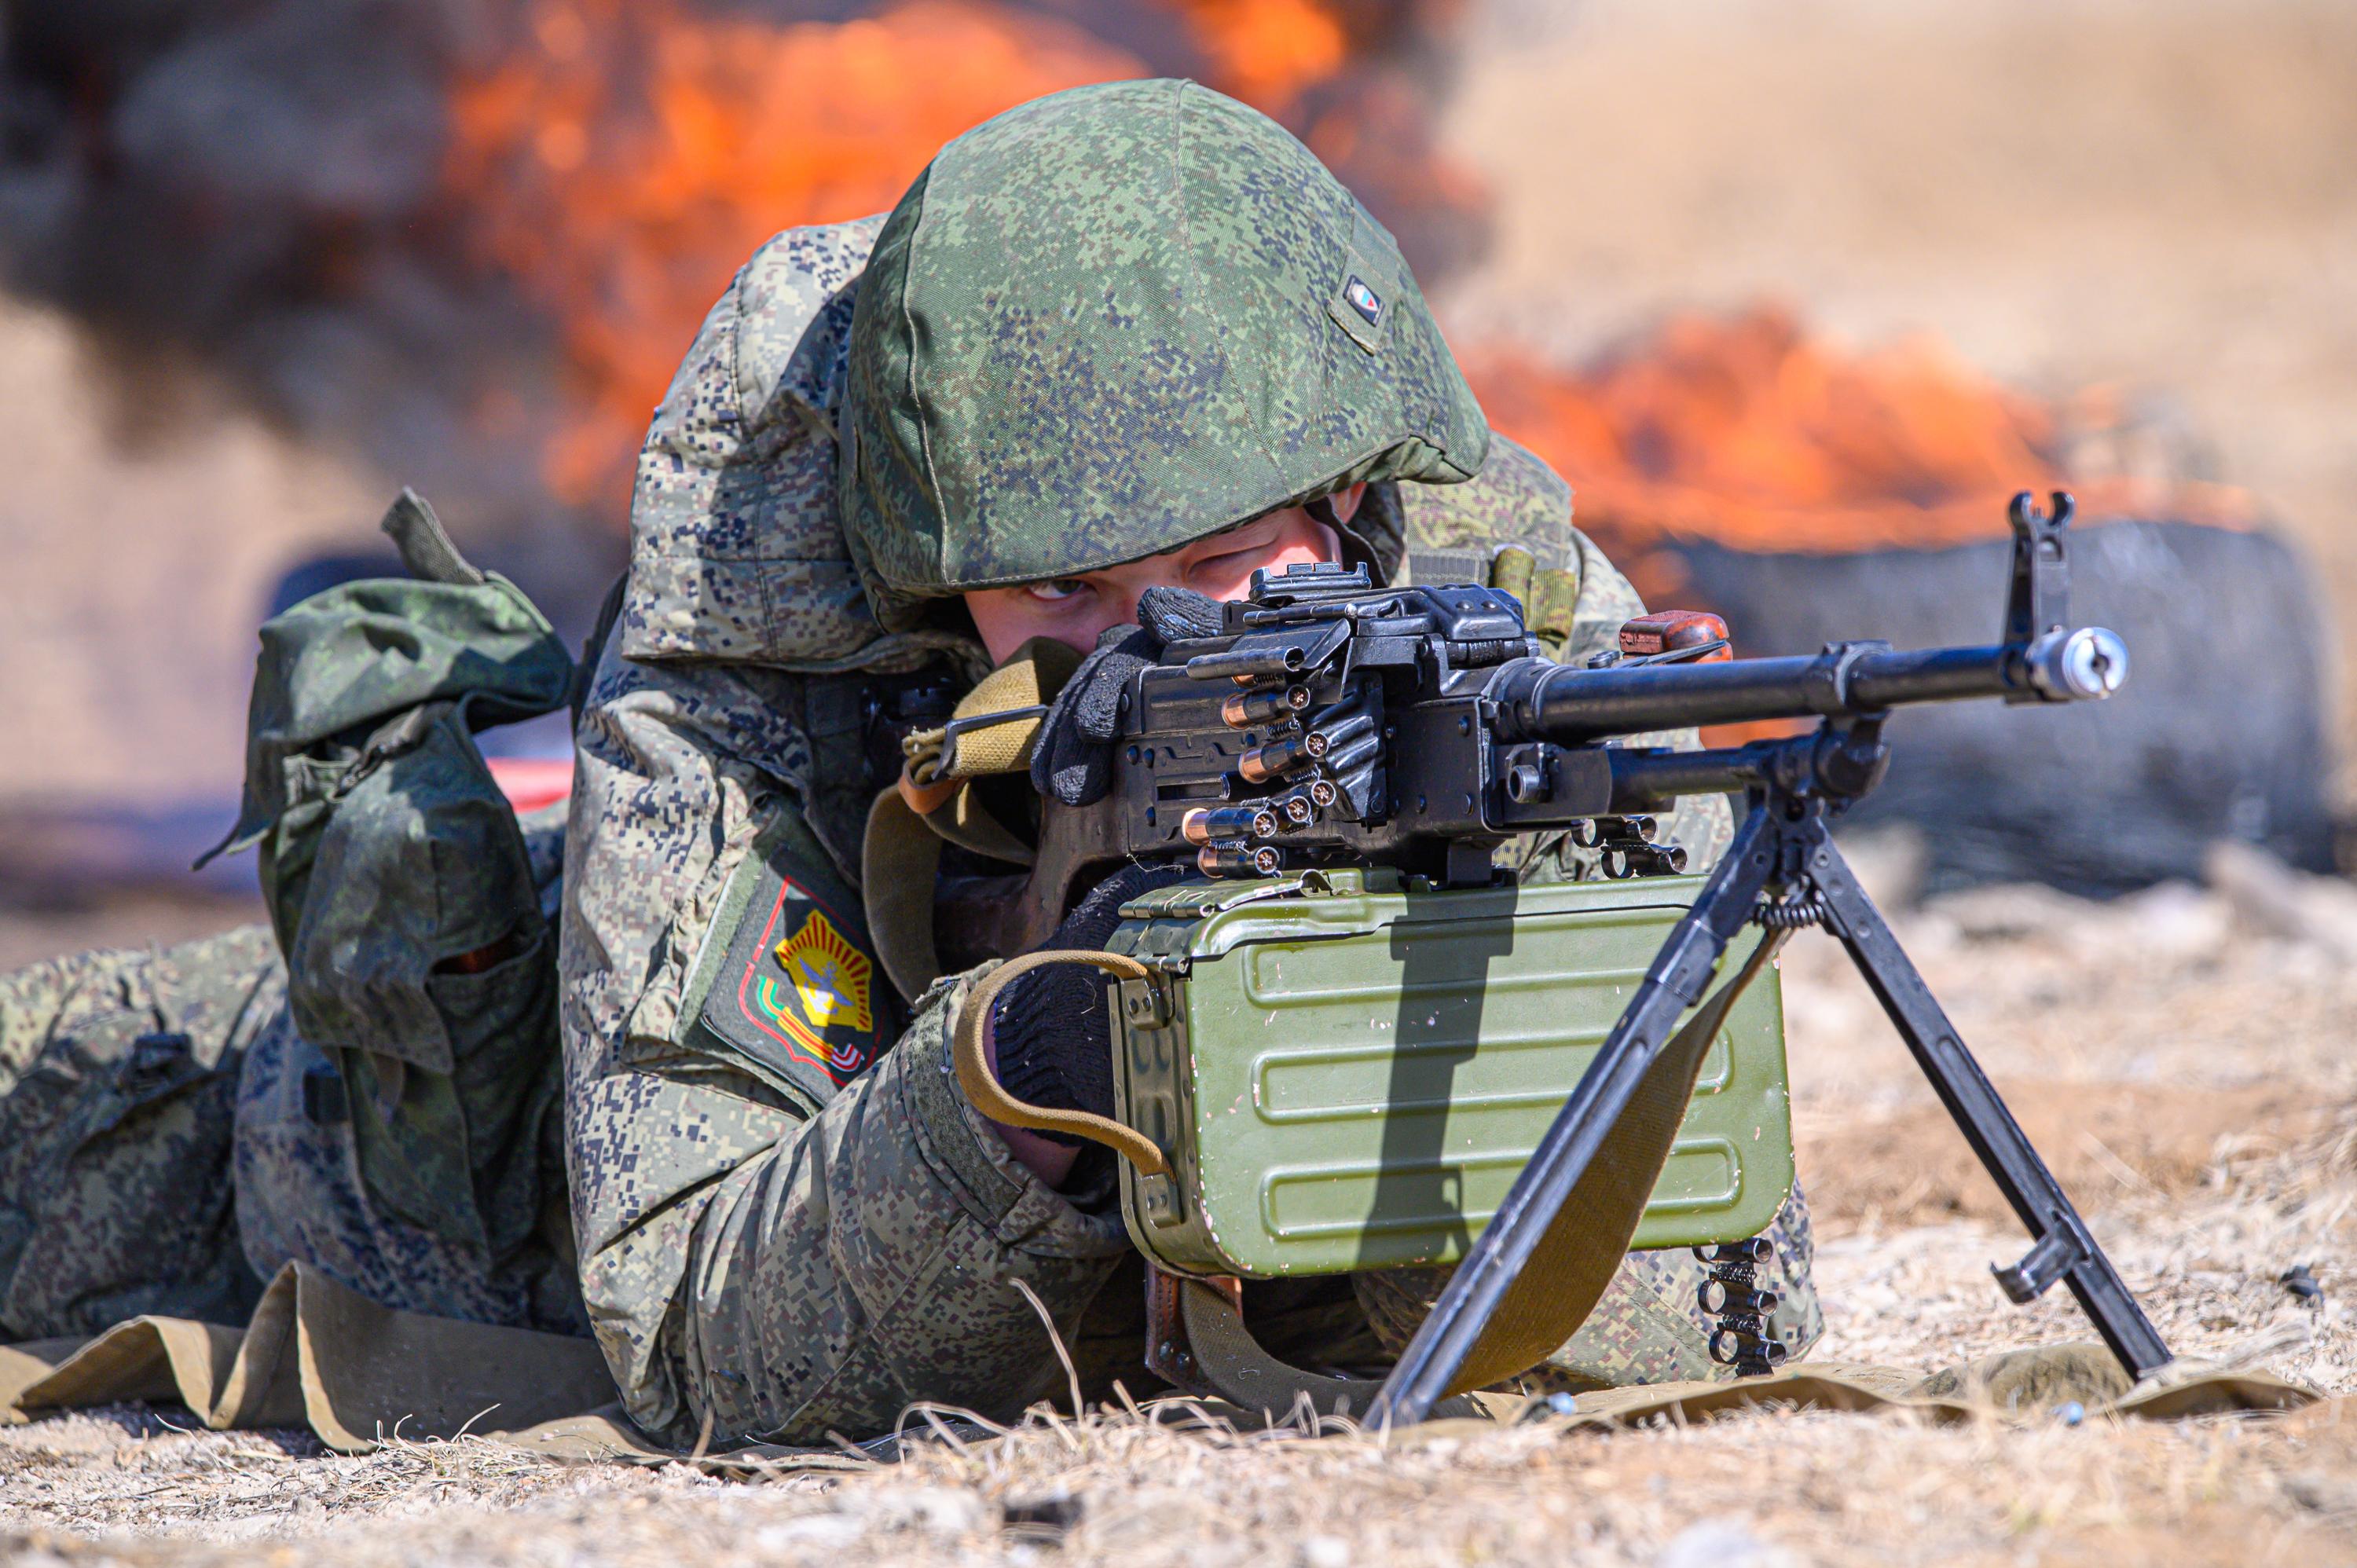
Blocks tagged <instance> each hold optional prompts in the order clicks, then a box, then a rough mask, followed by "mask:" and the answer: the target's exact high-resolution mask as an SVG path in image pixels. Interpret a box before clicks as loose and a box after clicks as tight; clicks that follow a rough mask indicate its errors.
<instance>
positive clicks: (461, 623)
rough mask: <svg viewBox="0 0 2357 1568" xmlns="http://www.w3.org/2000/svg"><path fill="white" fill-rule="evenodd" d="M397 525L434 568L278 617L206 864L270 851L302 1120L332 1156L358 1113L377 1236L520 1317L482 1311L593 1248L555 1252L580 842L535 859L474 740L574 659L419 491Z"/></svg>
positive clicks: (351, 586) (458, 1296)
mask: <svg viewBox="0 0 2357 1568" xmlns="http://www.w3.org/2000/svg"><path fill="white" fill-rule="evenodd" d="M383 527H384V530H385V532H387V533H388V534H390V535H392V537H393V542H394V544H395V545H396V546H397V547H398V549H399V551H400V553H401V557H402V560H403V563H404V565H405V566H406V567H407V568H408V569H409V571H410V572H411V574H412V579H411V580H402V579H373V580H367V581H361V582H351V583H346V584H342V585H339V586H336V587H333V588H329V589H328V590H326V591H325V592H322V593H319V594H317V595H314V596H311V597H310V598H307V599H305V600H303V601H302V602H301V603H299V604H297V605H296V606H294V607H292V608H290V609H288V610H287V611H286V612H285V613H284V614H282V615H280V616H278V617H276V618H274V619H272V620H270V621H268V622H267V623H265V624H264V627H263V628H262V652H261V656H260V659H259V660H258V664H257V668H256V671H255V677H254V685H253V701H252V704H251V708H250V711H249V715H248V730H247V768H246V779H245V787H244V794H243V800H242V807H241V811H240V813H239V819H238V822H237V825H236V826H235V827H234V828H233V829H231V832H230V834H229V836H228V837H227V838H226V839H224V840H223V842H222V843H221V844H220V845H219V846H218V847H216V848H215V849H214V850H212V851H211V852H210V853H209V854H207V855H206V857H205V859H207V860H210V858H212V856H213V855H216V854H221V853H223V852H225V851H230V850H235V849H242V848H244V847H247V846H249V845H251V846H253V847H254V848H255V849H256V850H257V852H258V859H259V870H260V874H261V881H262V889H263V893H264V898H265V900H266V902H267V905H268V909H269V917H270V924H271V928H272V930H273V932H274V935H275V937H276V940H277V944H278V948H279V950H280V952H281V953H282V954H283V955H284V956H285V961H286V969H287V998H288V1007H289V1010H290V1013H291V1015H292V1023H293V1026H294V1029H295V1032H296V1035H297V1036H299V1037H300V1040H301V1042H303V1043H304V1044H305V1045H306V1046H307V1047H317V1055H313V1054H312V1053H310V1052H309V1051H306V1053H305V1056H304V1061H305V1063H306V1065H305V1066H304V1067H303V1068H302V1069H301V1070H302V1071H303V1073H304V1082H303V1085H302V1091H303V1092H302V1096H301V1102H300V1107H299V1109H298V1110H296V1111H293V1112H288V1114H295V1115H301V1116H306V1117H307V1118H308V1120H309V1121H310V1122H313V1123H314V1124H315V1129H327V1130H329V1131H330V1132H332V1133H336V1134H337V1136H336V1137H334V1138H333V1139H331V1140H330V1141H329V1142H328V1144H327V1145H326V1146H327V1147H328V1148H329V1149H330V1150H331V1151H332V1150H334V1149H335V1148H337V1147H338V1146H339V1145H340V1143H341V1141H342V1134H343V1133H345V1131H346V1130H347V1129H348V1133H349V1140H350V1148H351V1163H352V1164H354V1165H357V1167H358V1174H359V1176H360V1180H361V1187H362V1188H363V1195H364V1198H365V1201H366V1205H367V1208H368V1209H369V1211H370V1212H369V1214H368V1215H367V1216H366V1219H367V1221H368V1224H369V1228H370V1230H371V1231H372V1232H374V1233H377V1234H379V1235H381V1236H382V1238H383V1240H382V1241H380V1242H378V1243H377V1244H376V1245H375V1246H373V1247H372V1249H371V1250H372V1251H376V1252H379V1253H382V1254H383V1255H387V1256H398V1255H404V1254H409V1255H414V1253H415V1252H416V1251H417V1249H418V1247H419V1245H420V1243H421V1242H424V1243H425V1244H426V1245H427V1246H428V1247H429V1248H433V1249H435V1250H436V1251H438V1252H439V1253H440V1254H441V1256H442V1258H443V1262H442V1264H441V1266H440V1271H439V1272H442V1273H449V1274H450V1277H451V1279H452V1280H453V1282H454V1283H451V1284H450V1285H449V1287H448V1288H447V1290H445V1291H443V1292H442V1293H441V1294H442V1295H444V1296H447V1298H448V1299H447V1302H445V1303H443V1304H441V1305H440V1309H441V1310H445V1311H447V1312H448V1313H449V1314H450V1315H452V1316H481V1315H482V1314H483V1313H484V1312H485V1311H486V1310H492V1311H496V1312H500V1313H501V1314H502V1315H504V1314H505V1313H506V1312H507V1311H509V1310H513V1311H514V1312H517V1313H520V1314H521V1315H522V1316H525V1317H545V1316H547V1315H546V1314H545V1313H544V1312H541V1311H538V1310H537V1309H534V1308H531V1307H526V1306H522V1305H518V1306H516V1307H514V1308H513V1309H506V1308H491V1309H487V1308H485V1307H484V1306H483V1305H481V1304H482V1303H483V1302H485V1301H494V1300H497V1301H511V1302H515V1301H519V1300H520V1299H521V1298H519V1296H518V1295H517V1293H516V1291H515V1290H514V1289H512V1288H505V1287H502V1288H489V1286H490V1282H492V1281H493V1280H494V1279H496V1278H497V1277H499V1276H501V1275H503V1274H504V1273H513V1272H514V1271H515V1270H516V1269H518V1268H523V1269H525V1270H526V1272H528V1273H531V1274H532V1275H533V1283H529V1284H526V1285H525V1286H524V1287H523V1289H524V1294H525V1295H526V1296H534V1297H537V1296H544V1295H545V1293H546V1290H547V1289H549V1288H554V1289H556V1290H557V1291H558V1292H559V1294H563V1293H564V1292H565V1291H567V1290H570V1289H572V1288H573V1287H572V1284H571V1282H570V1280H569V1274H570V1268H569V1264H567V1265H566V1266H565V1267H562V1268H558V1267H555V1266H554V1263H555V1259H556V1257H557V1255H559V1254H564V1253H567V1252H569V1242H566V1241H565V1240H562V1239H561V1238H560V1239H552V1238H550V1237H548V1236H547V1235H545V1234H544V1229H545V1226H544V1222H546V1221H549V1220H550V1219H551V1217H552V1216H553V1215H554V1216H561V1214H562V1210H563V1203H562V1198H563V1196H564V1166H563V1158H562V1154H563V1152H562V1146H561V1133H560V1121H561V1118H560V1117H559V1116H558V1115H557V1114H556V1112H557V1106H558V1102H559V1101H560V1099H561V1094H562V1083H563V1069H562V1058H561V1051H560V1048H559V1044H558V1036H557V1024H556V936H555V923H554V916H553V910H554V900H553V898H547V899H545V900H544V892H543V886H542V885H543V884H548V885H550V891H551V892H553V890H554V888H553V884H554V862H555V854H554V842H553V841H554V837H555V836H556V835H555V830H554V827H553V826H550V827H545V828H544V829H543V830H542V831H541V832H540V833H539V834H537V835H536V836H537V837H538V838H539V839H540V841H541V843H540V849H541V853H540V854H539V856H538V857H537V858H538V860H539V865H538V867H537V868H536V867H535V856H534V854H533V850H532V848H531V847H530V846H528V844H527V841H526V835H525V832H524V831H523V827H522V823H521V822H519V820H518V818H517V815H516V812H515V811H514V810H513V809H512V807H511V805H510V804H509V801H508V800H507V797H506V796H505V795H504V794H503V793H502V792H501V790H500V786H499V784H498V783H497V782H496V781H495V779H493V777H492V775H491V771H490V767H489V765H488V764H487V763H486V761H485V760H484V757H483V754H482V752H481V750H480V749H479V746H477V744H476V740H475V737H476V736H477V735H478V734H479V732H481V731H482V730H485V729H488V728H490V727H491V726H492V725H501V724H509V723H513V722H516V721H518V720H522V719H527V718H533V717H536V716H538V715H540V714H546V713H550V712H553V711H554V710H555V709H556V708H558V707H560V706H563V705H564V704H565V702H566V701H567V699H568V697H570V696H571V695H572V694H573V693H574V690H575V686H576V666H575V662H574V660H573V658H572V657H571V655H570V654H569V653H568V652H567V650H565V646H564V644H563V643H562V641H561V640H560V639H558V637H557V635H556V633H555V631H554V629H553V628H551V627H550V625H549V623H548V621H547V619H546V618H545V617H544V616H543V615H542V614H541V613H540V611H539V610H538V609H537V608H535V607H533V604H532V602H531V601H530V600H529V599H528V598H526V597H525V596H524V595H523V593H522V591H521V590H519V589H518V588H517V587H516V586H515V585H514V584H512V583H511V582H509V581H508V580H507V579H506V578H504V577H501V576H500V575H497V574H495V573H489V572H484V571H480V570H479V569H477V568H476V567H475V566H473V565H471V564H468V562H467V560H466V558H465V557H464V556H463V555H461V554H460V553H458V551H457V548H456V547H455V546H454V545H453V544H452V543H451V542H450V540H449V537H448V535H447V533H446V532H444V531H443V528H442V525H441V523H440V521H438V520H437V519H436V517H435V515H434V513H433V511H432V510H431V509H430V508H429V507H427V506H426V504H425V501H424V500H423V499H420V498H419V497H417V496H416V495H415V494H414V493H412V492H410V491H407V490H404V491H403V492H402V494H401V496H400V497H399V498H398V499H396V500H395V501H394V502H393V507H392V508H391V510H389V511H388V512H387V513H386V515H385V519H384V523H383ZM203 863H204V862H203V861H199V865H202V864H203ZM250 1109H251V1108H249V1107H247V1106H245V1105H243V1104H242V1105H241V1110H240V1117H241V1122H244V1121H245V1120H246V1119H247V1116H248V1113H249V1110H250ZM241 1130H242V1131H243V1128H242V1129H241ZM330 1163H332V1164H335V1165H342V1164H343V1162H342V1160H341V1159H340V1158H339V1157H336V1158H332V1159H331V1162H330ZM241 1179H242V1181H243V1176H242V1178H241ZM250 1196H252V1195H248V1194H246V1193H245V1192H244V1191H243V1190H242V1189H241V1202H242V1203H243V1202H244V1201H246V1200H247V1198H248V1197H250ZM307 1198H308V1200H309V1201H310V1202H313V1203H316V1204H319V1205H325V1204H327V1203H328V1197H327V1196H326V1195H325V1194H324V1193H318V1194H311V1193H310V1192H309V1191H308V1189H307V1186H306V1183H305V1181H304V1180H303V1177H302V1173H300V1172H296V1173H294V1174H293V1177H292V1179H290V1180H287V1181H285V1182H284V1183H282V1184H280V1185H279V1187H276V1188H275V1189H274V1191H273V1192H272V1193H271V1194H269V1195H268V1196H267V1197H264V1199H262V1200H263V1201H267V1202H272V1203H274V1204H275V1205H276V1207H278V1208H301V1207H303V1206H304V1203H305V1201H306V1199H307ZM306 1223H307V1220H306V1219H305V1218H304V1217H301V1216H296V1218H295V1219H294V1222H293V1223H292V1224H291V1226H290V1227H289V1229H291V1230H293V1231H294V1233H296V1234H297V1235H301V1234H303V1233H304V1229H305V1225H306ZM452 1271H455V1273H452ZM477 1273H479V1274H481V1275H482V1280H481V1281H480V1282H478V1281H476V1280H475V1279H473V1278H472V1277H471V1276H472V1275H474V1274H477ZM478 1283H482V1284H483V1285H484V1286H485V1287H486V1288H484V1289H478V1288H477V1284H478ZM429 1294H432V1293H431V1292H429ZM406 1305H428V1309H433V1304H430V1303H429V1304H419V1303H409V1304H406ZM575 1310H576V1311H577V1305H576V1308H575ZM558 1316H559V1317H560V1318H561V1317H562V1316H565V1314H563V1313H561V1312H560V1313H559V1314H558Z"/></svg>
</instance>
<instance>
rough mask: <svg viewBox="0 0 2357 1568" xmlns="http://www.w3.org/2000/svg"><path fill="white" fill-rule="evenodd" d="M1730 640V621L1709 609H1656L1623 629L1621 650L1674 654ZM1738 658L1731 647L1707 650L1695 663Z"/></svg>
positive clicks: (1712, 662) (1634, 655) (1631, 653)
mask: <svg viewBox="0 0 2357 1568" xmlns="http://www.w3.org/2000/svg"><path fill="white" fill-rule="evenodd" d="M1726 640H1727V622H1726V621H1724V620H1722V619H1720V618H1718V617H1717V616H1715V615H1713V614H1711V613H1710V612H1709V611H1708V610H1655V611H1654V612H1653V613H1652V614H1651V615H1642V616H1639V617H1638V618H1636V619H1635V620H1632V621H1630V622H1629V623H1627V624H1626V625H1624V626H1623V627H1621V628H1620V651H1621V652H1622V653H1623V654H1625V655H1628V656H1630V657H1631V658H1634V657H1640V656H1651V655H1652V654H1656V653H1674V652H1676V651H1677V650H1679V649H1681V648H1698V647H1700V646H1701V645H1702V644H1704V643H1706V642H1724V641H1726ZM1733 657H1735V654H1734V650H1732V649H1726V648H1722V649H1719V650H1717V651H1716V652H1713V653H1706V654H1704V655H1703V656H1702V658H1701V659H1700V660H1696V662H1698V663H1703V664H1716V663H1717V662H1718V661H1719V660H1722V659H1732V658H1733Z"/></svg>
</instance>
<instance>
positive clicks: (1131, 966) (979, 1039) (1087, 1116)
mask: <svg viewBox="0 0 2357 1568" xmlns="http://www.w3.org/2000/svg"><path fill="white" fill-rule="evenodd" d="M1051 963H1086V964H1093V965H1095V966H1096V967H1097V968H1099V969H1101V970H1103V971H1104V972H1106V973H1108V974H1113V975H1118V976H1119V977H1120V978H1122V979H1124V980H1146V979H1148V978H1150V976H1151V973H1152V972H1151V971H1149V970H1148V969H1147V968H1146V966H1145V965H1144V964H1142V963H1140V962H1138V961H1137V960H1135V959H1134V958H1130V957H1128V956H1126V955H1125V954H1122V953H1117V952H1100V951H1097V950H1094V949H1090V948H1049V949H1047V950H1043V951H1040V952H1028V953H1025V954H1024V955H1023V956H1022V957H1020V958H1013V959H1009V960H1007V961H1006V962H1005V963H1002V964H1000V965H999V966H998V967H997V968H996V969H994V970H992V971H991V972H989V973H988V974H986V975H984V976H983V977H982V979H981V980H979V981H977V982H975V983H974V989H973V990H972V991H969V992H967V993H966V995H965V1001H964V1003H963V1004H962V1005H961V1006H960V1007H959V1009H958V1016H957V1024H956V1026H955V1027H953V1028H952V1030H951V1031H950V1057H951V1060H952V1063H954V1065H955V1066H956V1068H957V1080H958V1087H959V1088H961V1089H963V1090H965V1097H966V1098H967V1099H968V1100H970V1101H973V1102H974V1109H975V1110H977V1111H979V1112H982V1113H983V1114H984V1115H985V1116H987V1117H989V1118H990V1119H991V1120H992V1121H994V1122H1005V1123H1006V1125H1007V1126H1009V1127H1029V1128H1031V1129H1033V1130H1034V1131H1037V1132H1042V1133H1071V1134H1072V1135H1073V1136H1074V1137H1080V1138H1086V1139H1088V1140H1089V1141H1090V1142H1091V1143H1094V1144H1103V1145H1104V1146H1105V1147H1106V1148H1108V1149H1111V1150H1112V1151H1113V1152H1114V1154H1116V1155H1120V1156H1121V1157H1122V1158H1123V1159H1125V1160H1127V1161H1128V1162H1129V1163H1130V1164H1131V1165H1135V1166H1136V1167H1137V1168H1138V1170H1139V1171H1140V1172H1141V1173H1143V1174H1145V1175H1146V1176H1168V1175H1169V1174H1170V1162H1169V1161H1168V1160H1167V1159H1165V1158H1163V1155H1162V1150H1161V1149H1160V1147H1159V1146H1157V1144H1155V1142H1154V1140H1152V1139H1151V1138H1148V1137H1147V1136H1146V1134H1145V1133H1141V1132H1139V1131H1138V1130H1137V1129H1136V1128H1135V1127H1132V1126H1130V1125H1128V1124H1127V1123H1125V1122H1116V1121H1114V1119H1113V1118H1112V1117H1110V1116H1099V1115H1097V1114H1096V1113H1095V1112H1091V1111H1051V1110H1049V1109H1048V1108H1047V1107H1046V1106H1044V1105H1031V1104H1027V1103H1026V1102H1025V1101H1020V1100H1017V1099H1016V1098H1015V1097H1014V1096H1013V1095H1011V1094H1009V1093H1007V1092H1006V1088H1005V1087H1004V1086H1003V1085H1001V1084H1000V1083H999V1081H998V1079H997V1078H996V1075H994V1074H993V1073H992V1072H991V1070H990V1057H989V1054H988V1053H987V1052H986V1051H985V1050H984V1048H983V1028H984V1026H985V1024H987V1023H988V1021H989V1019H990V1013H991V1009H992V1008H993V1007H995V1006H996V1005H997V1004H998V993H1000V992H1002V991H1004V990H1006V987H1007V985H1008V984H1009V983H1012V982H1013V981H1015V980H1016V979H1017V978H1018V977H1020V976H1022V975H1025V974H1028V973H1029V972H1031V971H1033V970H1035V969H1044V968H1046V967H1047V966H1048V965H1049V964H1051Z"/></svg>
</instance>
